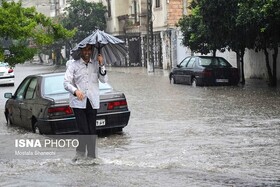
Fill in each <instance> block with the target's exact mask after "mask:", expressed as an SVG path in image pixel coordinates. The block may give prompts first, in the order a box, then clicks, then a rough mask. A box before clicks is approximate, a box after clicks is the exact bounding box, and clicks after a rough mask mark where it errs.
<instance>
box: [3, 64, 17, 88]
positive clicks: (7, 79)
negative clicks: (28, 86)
mask: <svg viewBox="0 0 280 187" xmlns="http://www.w3.org/2000/svg"><path fill="white" fill-rule="evenodd" d="M5 84H7V85H12V86H14V84H15V75H14V70H13V68H11V67H10V66H9V64H8V63H6V62H0V85H5Z"/></svg>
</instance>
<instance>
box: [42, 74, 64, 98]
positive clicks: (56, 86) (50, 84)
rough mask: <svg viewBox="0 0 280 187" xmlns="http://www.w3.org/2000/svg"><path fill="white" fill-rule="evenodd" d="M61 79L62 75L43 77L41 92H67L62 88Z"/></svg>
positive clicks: (50, 93)
mask: <svg viewBox="0 0 280 187" xmlns="http://www.w3.org/2000/svg"><path fill="white" fill-rule="evenodd" d="M63 81H64V76H63V75H60V76H52V77H46V78H44V85H43V93H44V94H45V95H55V94H63V93H68V92H67V91H66V90H65V89H64V85H63Z"/></svg>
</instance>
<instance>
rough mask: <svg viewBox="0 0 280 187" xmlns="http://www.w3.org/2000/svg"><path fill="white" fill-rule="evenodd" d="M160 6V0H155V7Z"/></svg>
mask: <svg viewBox="0 0 280 187" xmlns="http://www.w3.org/2000/svg"><path fill="white" fill-rule="evenodd" d="M159 7H160V0H156V8H159Z"/></svg>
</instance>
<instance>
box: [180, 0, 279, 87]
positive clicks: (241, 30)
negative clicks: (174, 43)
mask: <svg viewBox="0 0 280 187" xmlns="http://www.w3.org/2000/svg"><path fill="white" fill-rule="evenodd" d="M191 8H192V10H193V13H192V15H190V16H184V17H183V18H182V19H181V20H180V21H179V22H178V25H179V26H180V27H181V30H182V32H183V36H184V39H183V43H184V45H186V46H189V47H190V48H191V49H192V50H195V52H201V53H203V54H205V51H206V52H207V50H204V49H205V47H207V49H209V50H212V51H213V53H214V52H215V50H220V51H224V50H225V49H229V50H233V51H235V52H236V53H237V54H238V55H237V56H239V58H238V65H239V62H240V64H241V65H240V66H241V67H240V68H239V69H240V70H241V74H242V79H241V80H242V81H241V82H242V83H245V79H244V54H245V49H246V48H248V49H255V50H256V51H260V50H263V51H264V53H265V56H266V66H267V70H268V75H269V81H270V84H271V85H276V82H277V76H276V70H277V66H276V60H277V56H278V48H279V41H280V39H279V38H280V29H279V28H280V25H279V24H280V1H279V0H266V1H263V0H235V1H227V0H196V1H194V3H193V4H192V7H191ZM202 46H203V47H202ZM202 49H203V50H202ZM268 49H272V50H273V51H274V53H273V55H272V59H273V67H272V68H271V67H270V62H269V56H268V55H269V53H268ZM214 55H215V54H214Z"/></svg>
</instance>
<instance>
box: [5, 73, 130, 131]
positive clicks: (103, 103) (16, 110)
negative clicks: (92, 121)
mask: <svg viewBox="0 0 280 187" xmlns="http://www.w3.org/2000/svg"><path fill="white" fill-rule="evenodd" d="M63 80H64V73H47V74H39V75H30V76H27V77H26V78H25V79H24V80H23V81H22V82H21V84H20V85H19V87H18V88H17V90H16V92H15V94H14V95H13V94H12V93H5V98H8V100H7V101H6V104H5V112H4V113H5V117H6V120H7V124H8V125H15V126H21V127H24V128H26V129H29V130H32V131H33V132H39V133H40V134H52V135H54V134H68V133H71V134H76V133H77V132H78V130H77V126H76V121H75V117H74V114H73V110H72V109H71V108H70V107H69V92H67V91H66V90H65V89H64V86H63ZM99 89H100V109H98V111H97V121H96V125H97V130H98V131H100V130H105V129H109V130H113V131H122V129H123V128H124V127H125V126H126V125H127V124H128V121H129V117H130V111H129V109H128V105H127V100H126V97H125V94H124V93H122V92H118V91H115V90H114V89H113V88H112V87H111V86H110V85H109V84H107V83H100V84H99Z"/></svg>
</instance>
